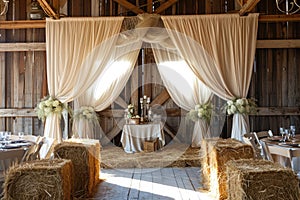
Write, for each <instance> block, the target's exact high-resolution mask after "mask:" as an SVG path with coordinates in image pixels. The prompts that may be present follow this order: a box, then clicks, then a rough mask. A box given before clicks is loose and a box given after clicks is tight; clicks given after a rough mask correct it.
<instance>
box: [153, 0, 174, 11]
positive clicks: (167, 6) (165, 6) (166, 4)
mask: <svg viewBox="0 0 300 200" xmlns="http://www.w3.org/2000/svg"><path fill="white" fill-rule="evenodd" d="M176 2H177V0H169V1H167V2H165V3H163V4H162V5H160V6H159V7H158V8H157V9H155V11H154V13H157V14H159V13H161V12H163V11H164V10H166V9H167V8H169V7H170V6H172V5H173V4H174V3H176Z"/></svg>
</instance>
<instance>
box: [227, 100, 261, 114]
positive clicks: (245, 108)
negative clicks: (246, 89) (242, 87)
mask: <svg viewBox="0 0 300 200" xmlns="http://www.w3.org/2000/svg"><path fill="white" fill-rule="evenodd" d="M225 109H226V111H227V114H228V115H233V114H236V113H239V114H247V115H248V114H255V113H256V112H257V105H256V100H255V99H253V98H250V99H246V98H240V99H238V98H236V99H234V100H229V101H227V104H226V105H225Z"/></svg>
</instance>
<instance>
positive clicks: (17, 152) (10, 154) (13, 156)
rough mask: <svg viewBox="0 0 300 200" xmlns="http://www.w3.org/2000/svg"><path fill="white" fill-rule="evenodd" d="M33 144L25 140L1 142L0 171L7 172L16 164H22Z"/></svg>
mask: <svg viewBox="0 0 300 200" xmlns="http://www.w3.org/2000/svg"><path fill="white" fill-rule="evenodd" d="M31 145H33V143H32V142H28V141H25V140H6V141H3V140H1V141H0V169H1V170H3V171H5V170H6V169H7V168H8V167H9V166H11V165H12V164H13V163H14V162H20V161H21V159H22V158H23V156H24V154H25V153H26V151H27V150H28V149H29V147H30V146H31Z"/></svg>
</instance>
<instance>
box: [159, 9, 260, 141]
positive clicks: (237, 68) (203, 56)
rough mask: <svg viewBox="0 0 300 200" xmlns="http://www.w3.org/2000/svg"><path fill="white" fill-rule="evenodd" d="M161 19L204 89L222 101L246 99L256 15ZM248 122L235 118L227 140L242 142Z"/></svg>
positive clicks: (247, 128) (171, 17)
mask: <svg viewBox="0 0 300 200" xmlns="http://www.w3.org/2000/svg"><path fill="white" fill-rule="evenodd" d="M161 18H162V20H163V23H164V25H165V27H166V28H167V30H168V33H169V35H170V37H171V40H172V41H173V42H174V44H175V46H176V48H177V49H178V51H180V54H181V56H182V57H183V58H184V59H185V60H186V62H187V63H188V65H189V66H191V68H192V70H193V72H194V73H195V74H196V76H197V77H198V78H199V79H200V80H201V81H203V83H204V84H205V85H207V86H208V87H209V88H210V89H211V90H212V91H213V92H214V93H215V94H217V95H218V96H220V97H221V98H223V99H225V100H230V99H233V98H235V97H238V98H242V97H246V96H247V93H248V88H249V84H250V79H251V75H252V67H253V61H254V54H255V49H256V34H257V25H258V14H249V15H248V16H246V17H240V16H239V15H238V14H221V15H197V16H162V17H161ZM248 121H249V120H248V116H245V115H236V116H235V117H234V120H233V129H232V133H231V137H232V138H236V139H239V140H242V134H244V133H245V132H243V131H247V132H248V131H249V124H247V123H248ZM239 122H241V123H239ZM240 125H241V126H242V127H244V130H243V128H242V127H241V126H240Z"/></svg>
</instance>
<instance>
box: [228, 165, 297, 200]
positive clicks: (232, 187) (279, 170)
mask: <svg viewBox="0 0 300 200" xmlns="http://www.w3.org/2000/svg"><path fill="white" fill-rule="evenodd" d="M226 165H227V177H228V200H243V199H251V200H267V199H281V200H298V199H300V190H299V183H298V180H297V176H296V174H295V173H294V172H293V171H292V169H290V168H284V167H282V166H280V165H279V164H275V163H272V162H270V161H266V160H232V161H229V162H227V163H226Z"/></svg>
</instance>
